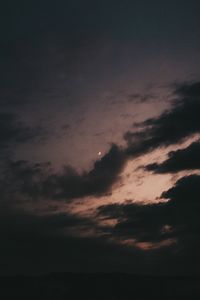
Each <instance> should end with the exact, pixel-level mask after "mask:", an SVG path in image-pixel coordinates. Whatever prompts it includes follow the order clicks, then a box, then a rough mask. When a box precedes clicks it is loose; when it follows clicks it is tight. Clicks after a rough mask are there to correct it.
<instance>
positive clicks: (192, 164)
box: [145, 142, 200, 173]
mask: <svg viewBox="0 0 200 300" xmlns="http://www.w3.org/2000/svg"><path fill="white" fill-rule="evenodd" d="M145 169H146V170H147V171H153V172H155V173H175V172H179V171H183V170H198V169H200V142H194V143H192V144H191V145H190V146H188V147H187V148H184V149H180V150H177V151H171V152H169V153H168V159H167V160H165V161H164V162H162V163H161V164H158V163H153V164H149V165H147V166H146V167H145Z"/></svg>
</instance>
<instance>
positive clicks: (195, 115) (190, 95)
mask: <svg viewBox="0 0 200 300" xmlns="http://www.w3.org/2000/svg"><path fill="white" fill-rule="evenodd" d="M175 94H176V96H177V99H176V101H174V103H173V106H172V108H171V109H170V110H168V111H165V112H164V113H163V114H161V115H160V116H159V117H157V118H152V119H148V120H146V121H144V122H143V123H140V124H138V128H139V129H140V130H139V131H137V132H127V133H126V134H125V135H124V138H125V140H126V141H127V144H128V147H127V150H126V151H127V154H128V155H131V156H136V155H141V154H143V153H146V152H148V151H150V150H153V149H155V148H158V147H161V146H168V145H171V144H177V143H178V142H181V141H183V140H184V139H186V138H187V137H189V136H191V135H192V134H196V133H199V131H200V120H199V112H200V84H199V82H195V83H191V84H183V85H180V86H178V87H177V88H176V90H175Z"/></svg>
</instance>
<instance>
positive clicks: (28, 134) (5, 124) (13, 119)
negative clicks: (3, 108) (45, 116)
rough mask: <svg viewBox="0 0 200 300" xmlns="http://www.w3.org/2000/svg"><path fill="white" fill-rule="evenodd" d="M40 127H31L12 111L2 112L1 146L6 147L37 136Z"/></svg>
mask: <svg viewBox="0 0 200 300" xmlns="http://www.w3.org/2000/svg"><path fill="white" fill-rule="evenodd" d="M38 133H39V128H31V127H29V126H27V125H26V124H24V123H23V122H22V121H20V120H19V119H18V117H17V115H15V114H12V113H1V114H0V146H1V148H5V147H8V146H11V145H12V146H13V144H20V143H24V142H27V141H30V140H31V139H33V138H35V137H36V136H37V135H38Z"/></svg>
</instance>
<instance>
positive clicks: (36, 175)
mask: <svg viewBox="0 0 200 300" xmlns="http://www.w3.org/2000/svg"><path fill="white" fill-rule="evenodd" d="M124 164H125V157H124V153H123V151H122V150H121V149H120V148H119V147H118V146H116V145H112V147H111V148H110V150H109V151H108V153H106V154H105V155H104V156H103V157H102V158H101V159H100V160H98V161H96V162H95V163H94V166H93V168H92V169H91V170H90V171H89V172H83V173H82V174H78V173H77V172H76V170H74V169H73V168H72V167H70V166H66V167H64V170H63V172H62V173H54V172H53V170H52V167H51V164H50V163H48V162H47V163H36V164H31V163H29V162H27V161H9V162H8V163H7V164H6V166H5V167H4V171H3V179H2V182H1V186H0V187H1V193H2V194H4V195H6V194H9V195H10V194H16V193H21V194H23V195H25V196H26V197H29V198H31V199H39V198H42V197H43V198H45V199H46V198H48V199H49V198H50V199H54V200H55V199H63V200H70V199H74V198H82V197H86V196H92V195H93V196H97V197H98V196H101V195H104V194H106V193H108V192H110V191H111V187H112V185H113V184H114V183H115V182H116V181H117V180H118V178H119V174H120V172H121V171H122V169H123V167H124Z"/></svg>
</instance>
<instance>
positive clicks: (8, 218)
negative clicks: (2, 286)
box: [0, 210, 143, 274]
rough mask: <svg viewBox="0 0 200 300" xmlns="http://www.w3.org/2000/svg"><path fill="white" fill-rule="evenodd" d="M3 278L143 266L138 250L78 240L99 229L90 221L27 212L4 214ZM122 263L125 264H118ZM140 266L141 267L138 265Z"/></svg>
mask: <svg viewBox="0 0 200 300" xmlns="http://www.w3.org/2000/svg"><path fill="white" fill-rule="evenodd" d="M0 216H1V217H0V235H1V249H0V265H1V270H0V273H1V274H13V273H18V274H19V273H22V274H23V273H26V274H27V273H35V272H36V273H41V272H45V273H46V272H53V271H65V272H66V271H69V272H70V271H73V272H82V271H84V272H87V271H105V270H107V271H117V270H126V268H127V266H129V267H128V268H130V269H131V268H133V266H135V269H137V268H138V267H139V265H140V264H143V260H142V259H140V262H139V263H138V262H137V260H138V259H139V258H140V257H142V253H139V251H138V250H137V249H135V250H133V249H132V251H129V250H128V249H127V248H126V247H123V246H119V245H116V244H115V243H111V242H109V241H107V240H106V239H105V238H104V237H81V236H76V237H75V236H74V234H73V233H72V232H71V231H72V230H74V229H77V230H78V231H79V233H80V227H81V228H82V231H83V233H86V232H87V229H90V228H93V229H94V227H95V223H93V222H92V221H91V220H88V219H87V218H85V219H84V218H79V217H78V216H75V215H70V214H69V213H66V212H63V213H54V214H51V215H43V216H41V215H40V216H36V215H33V214H31V213H25V212H24V211H21V212H20V211H19V210H18V211H17V210H14V211H11V210H10V211H8V212H5V211H4V212H2V211H1V213H0ZM119 258H120V259H121V262H118V263H117V264H116V262H117V261H118V260H119ZM136 262H137V264H135V263H136Z"/></svg>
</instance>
